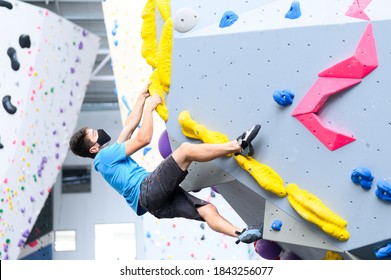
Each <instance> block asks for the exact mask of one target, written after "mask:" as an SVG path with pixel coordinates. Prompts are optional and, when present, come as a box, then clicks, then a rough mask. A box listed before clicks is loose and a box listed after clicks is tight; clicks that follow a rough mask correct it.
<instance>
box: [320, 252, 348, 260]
mask: <svg viewBox="0 0 391 280" xmlns="http://www.w3.org/2000/svg"><path fill="white" fill-rule="evenodd" d="M323 259H324V260H337V261H340V260H343V257H342V256H341V255H340V254H338V253H336V252H333V251H327V252H326V256H325V257H324V258H323Z"/></svg>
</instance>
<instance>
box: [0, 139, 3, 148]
mask: <svg viewBox="0 0 391 280" xmlns="http://www.w3.org/2000/svg"><path fill="white" fill-rule="evenodd" d="M3 148H4V145H3V144H1V137H0V149H3Z"/></svg>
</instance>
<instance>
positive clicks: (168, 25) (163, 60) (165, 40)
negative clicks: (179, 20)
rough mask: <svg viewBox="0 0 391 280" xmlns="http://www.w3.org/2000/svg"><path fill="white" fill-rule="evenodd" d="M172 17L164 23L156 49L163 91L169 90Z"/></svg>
mask: <svg viewBox="0 0 391 280" xmlns="http://www.w3.org/2000/svg"><path fill="white" fill-rule="evenodd" d="M171 52H172V18H168V19H167V20H166V22H165V23H164V26H163V30H162V35H161V37H160V41H159V47H158V51H157V65H158V68H159V77H160V82H161V84H162V86H163V90H164V92H168V91H169V87H170V79H171V56H172V55H171Z"/></svg>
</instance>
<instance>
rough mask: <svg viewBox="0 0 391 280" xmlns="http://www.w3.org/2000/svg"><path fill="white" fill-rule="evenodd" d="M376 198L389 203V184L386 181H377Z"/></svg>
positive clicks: (390, 197) (390, 193)
mask: <svg viewBox="0 0 391 280" xmlns="http://www.w3.org/2000/svg"><path fill="white" fill-rule="evenodd" d="M376 196H377V197H378V198H379V199H381V200H385V201H389V202H391V184H390V183H389V182H387V181H386V180H380V181H378V182H377V190H376Z"/></svg>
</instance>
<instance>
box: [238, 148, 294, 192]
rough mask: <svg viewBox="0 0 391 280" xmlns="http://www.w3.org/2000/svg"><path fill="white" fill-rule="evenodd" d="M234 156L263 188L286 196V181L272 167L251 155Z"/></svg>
mask: <svg viewBox="0 0 391 280" xmlns="http://www.w3.org/2000/svg"><path fill="white" fill-rule="evenodd" d="M234 158H235V160H236V162H237V163H238V164H239V165H240V167H242V168H243V169H244V170H246V171H247V172H248V173H250V174H251V176H253V177H254V179H255V180H256V181H257V182H258V184H259V185H260V186H261V187H262V188H263V189H265V190H267V191H270V192H272V193H274V194H275V195H277V196H279V197H285V196H286V191H285V187H284V181H283V180H282V178H281V177H280V175H278V174H277V172H275V171H274V170H273V169H272V168H271V167H269V166H267V165H265V164H262V163H260V162H258V161H256V160H255V159H254V158H252V157H249V156H242V155H237V156H235V157H234Z"/></svg>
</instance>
